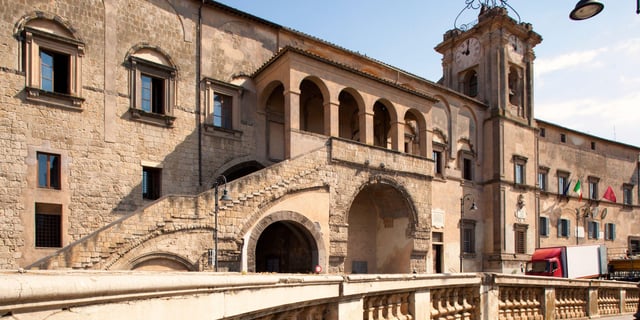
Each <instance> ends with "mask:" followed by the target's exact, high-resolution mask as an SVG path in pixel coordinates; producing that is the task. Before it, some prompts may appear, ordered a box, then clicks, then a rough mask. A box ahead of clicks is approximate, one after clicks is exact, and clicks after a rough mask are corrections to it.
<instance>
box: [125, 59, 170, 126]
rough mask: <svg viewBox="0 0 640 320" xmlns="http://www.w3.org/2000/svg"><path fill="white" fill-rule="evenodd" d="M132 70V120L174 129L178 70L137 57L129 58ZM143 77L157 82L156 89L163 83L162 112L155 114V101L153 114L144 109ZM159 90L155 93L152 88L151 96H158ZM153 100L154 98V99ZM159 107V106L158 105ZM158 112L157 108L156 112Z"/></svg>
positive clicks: (130, 108)
mask: <svg viewBox="0 0 640 320" xmlns="http://www.w3.org/2000/svg"><path fill="white" fill-rule="evenodd" d="M129 68H130V81H131V87H130V90H131V92H130V103H131V105H130V107H129V111H130V114H131V119H132V120H136V121H141V122H145V123H148V124H154V125H158V126H165V127H172V126H173V123H174V121H175V120H176V117H174V116H173V109H174V108H175V96H176V93H175V91H176V73H177V71H176V69H175V68H174V67H171V66H166V65H164V64H160V63H156V62H152V61H149V60H145V59H142V58H139V57H137V56H135V55H132V56H130V57H129ZM143 77H148V78H151V79H152V81H153V80H155V82H156V87H157V84H158V82H159V81H162V86H161V88H162V92H161V94H160V95H161V96H162V97H163V100H162V109H163V110H162V112H154V107H153V100H151V112H148V111H145V110H144V108H143V101H144V99H143V94H142V92H143V87H142V86H143ZM158 91H159V89H156V91H154V89H153V87H151V92H150V93H151V95H152V96H153V95H156V96H157V95H158ZM152 99H153V97H152ZM156 106H157V104H156ZM155 111H157V108H156V110H155Z"/></svg>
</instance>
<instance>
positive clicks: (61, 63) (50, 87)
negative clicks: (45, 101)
mask: <svg viewBox="0 0 640 320" xmlns="http://www.w3.org/2000/svg"><path fill="white" fill-rule="evenodd" d="M40 89H42V90H44V91H49V92H57V93H64V94H69V55H66V54H62V53H57V52H54V51H49V50H42V49H41V50H40Z"/></svg>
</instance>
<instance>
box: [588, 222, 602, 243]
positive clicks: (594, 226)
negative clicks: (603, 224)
mask: <svg viewBox="0 0 640 320" xmlns="http://www.w3.org/2000/svg"><path fill="white" fill-rule="evenodd" d="M587 229H588V230H587V238H588V239H594V240H598V239H600V222H599V221H595V220H591V221H589V222H588V228H587Z"/></svg>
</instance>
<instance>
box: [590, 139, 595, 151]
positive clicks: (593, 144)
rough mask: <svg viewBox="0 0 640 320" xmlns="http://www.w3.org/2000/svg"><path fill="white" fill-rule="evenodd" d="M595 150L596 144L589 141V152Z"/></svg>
mask: <svg viewBox="0 0 640 320" xmlns="http://www.w3.org/2000/svg"><path fill="white" fill-rule="evenodd" d="M595 149H596V143H595V142H593V141H591V150H595Z"/></svg>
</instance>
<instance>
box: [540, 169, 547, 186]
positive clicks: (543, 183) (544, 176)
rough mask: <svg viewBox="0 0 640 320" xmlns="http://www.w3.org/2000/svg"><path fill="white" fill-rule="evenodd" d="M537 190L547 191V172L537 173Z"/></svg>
mask: <svg viewBox="0 0 640 320" xmlns="http://www.w3.org/2000/svg"><path fill="white" fill-rule="evenodd" d="M538 188H540V191H547V172H545V171H540V172H538Z"/></svg>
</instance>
